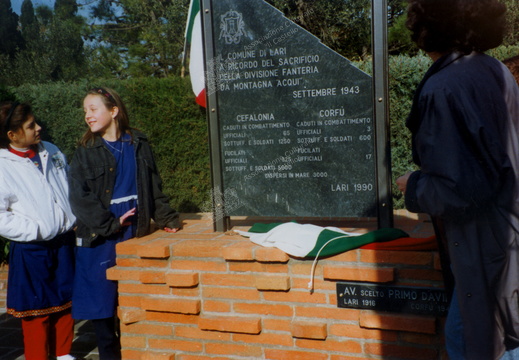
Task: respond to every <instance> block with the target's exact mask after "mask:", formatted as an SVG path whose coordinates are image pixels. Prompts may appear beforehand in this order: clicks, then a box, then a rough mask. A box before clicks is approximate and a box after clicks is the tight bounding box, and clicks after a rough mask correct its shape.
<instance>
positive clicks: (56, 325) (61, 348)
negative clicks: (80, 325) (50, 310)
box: [22, 309, 74, 360]
mask: <svg viewBox="0 0 519 360" xmlns="http://www.w3.org/2000/svg"><path fill="white" fill-rule="evenodd" d="M22 331H23V344H24V353H25V359H26V360H48V358H49V355H51V356H62V355H67V354H70V349H71V348H72V340H74V319H72V315H71V311H70V309H67V310H64V311H60V312H58V313H54V314H50V315H46V316H32V317H27V318H22Z"/></svg>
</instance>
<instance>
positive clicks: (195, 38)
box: [186, 0, 206, 107]
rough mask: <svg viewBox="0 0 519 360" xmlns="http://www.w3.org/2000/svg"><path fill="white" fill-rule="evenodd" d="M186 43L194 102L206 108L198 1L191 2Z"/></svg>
mask: <svg viewBox="0 0 519 360" xmlns="http://www.w3.org/2000/svg"><path fill="white" fill-rule="evenodd" d="M186 42H187V44H189V45H190V53H189V75H190V77H191V86H192V88H193V92H194V93H195V96H196V102H197V103H198V104H199V105H201V106H203V107H206V103H205V76H204V51H203V43H202V23H201V18H200V0H191V4H190V5H189V13H188V17H187V25H186Z"/></svg>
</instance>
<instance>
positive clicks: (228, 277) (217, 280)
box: [201, 273, 256, 287]
mask: <svg viewBox="0 0 519 360" xmlns="http://www.w3.org/2000/svg"><path fill="white" fill-rule="evenodd" d="M255 278H256V275H253V274H229V273H226V274H212V273H204V274H203V275H202V279H201V282H202V283H203V284H204V285H212V286H225V287H253V286H254V280H255Z"/></svg>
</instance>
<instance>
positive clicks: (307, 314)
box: [295, 305, 359, 321]
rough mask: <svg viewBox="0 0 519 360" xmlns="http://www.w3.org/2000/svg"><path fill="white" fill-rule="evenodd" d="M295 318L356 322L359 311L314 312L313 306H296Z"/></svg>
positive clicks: (333, 309) (334, 310)
mask: <svg viewBox="0 0 519 360" xmlns="http://www.w3.org/2000/svg"><path fill="white" fill-rule="evenodd" d="M295 310H296V315H295V316H296V317H297V318H321V319H330V320H335V321H340V320H343V321H358V319H359V310H355V309H338V308H336V307H333V308H322V307H321V308H319V311H316V309H315V306H303V305H301V306H296V307H295Z"/></svg>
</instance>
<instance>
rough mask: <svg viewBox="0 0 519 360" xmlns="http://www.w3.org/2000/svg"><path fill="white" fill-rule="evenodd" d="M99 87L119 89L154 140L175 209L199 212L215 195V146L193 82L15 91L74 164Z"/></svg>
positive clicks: (55, 86)
mask: <svg viewBox="0 0 519 360" xmlns="http://www.w3.org/2000/svg"><path fill="white" fill-rule="evenodd" d="M96 86H107V87H110V88H112V89H114V90H116V91H117V92H118V93H119V94H120V95H121V97H122V98H123V101H124V102H125V104H126V106H127V108H128V112H129V114H130V124H131V125H132V126H133V127H136V128H138V129H140V130H142V131H143V132H145V133H146V134H147V135H148V136H149V138H150V141H151V144H152V147H153V150H154V153H155V156H156V161H157V164H158V167H159V169H160V172H161V175H162V178H163V181H164V191H165V193H166V194H167V195H168V196H169V197H170V198H171V204H172V206H173V207H175V208H176V209H177V210H179V211H181V212H195V211H198V210H199V206H200V204H202V203H203V202H204V201H206V197H207V196H208V194H209V192H210V171H209V166H210V164H209V150H208V149H209V147H208V135H207V125H206V120H205V113H204V111H203V109H202V108H200V107H199V106H198V105H197V104H196V103H195V102H194V99H193V95H192V90H191V85H190V83H189V80H188V79H182V78H166V79H155V78H141V79H134V80H124V81H119V80H107V81H98V82H96V83H87V82H78V83H50V84H39V85H26V86H21V87H18V88H16V89H13V92H14V94H15V95H16V97H17V98H18V99H19V100H20V101H27V102H29V103H30V104H31V105H32V106H33V110H34V113H35V115H36V117H37V119H38V121H39V123H40V124H41V125H42V127H43V129H44V138H45V139H46V140H48V141H51V142H53V143H55V144H56V145H58V146H59V147H60V148H61V150H62V151H63V152H64V153H65V155H67V157H68V158H69V160H70V158H71V156H72V154H73V153H74V150H75V148H76V145H77V141H78V140H79V138H80V137H81V135H82V134H83V132H84V131H85V130H86V124H85V122H84V114H83V103H82V102H83V97H84V95H85V93H86V91H87V90H88V89H90V88H92V87H96Z"/></svg>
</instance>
